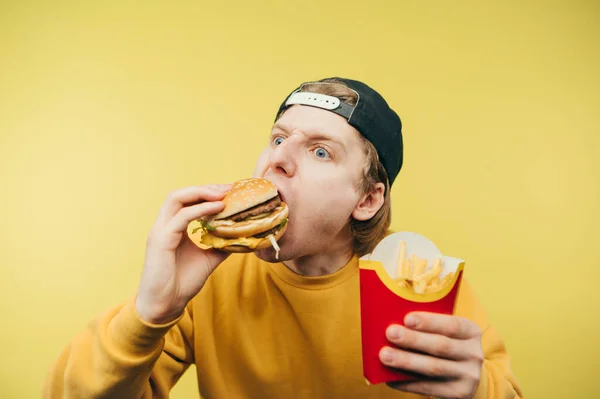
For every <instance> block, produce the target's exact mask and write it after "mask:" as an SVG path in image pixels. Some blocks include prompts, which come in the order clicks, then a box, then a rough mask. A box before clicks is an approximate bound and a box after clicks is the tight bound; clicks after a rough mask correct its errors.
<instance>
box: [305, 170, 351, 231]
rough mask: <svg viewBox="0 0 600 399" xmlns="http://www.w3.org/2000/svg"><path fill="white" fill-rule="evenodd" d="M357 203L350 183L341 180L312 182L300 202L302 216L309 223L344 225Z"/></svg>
mask: <svg viewBox="0 0 600 399" xmlns="http://www.w3.org/2000/svg"><path fill="white" fill-rule="evenodd" d="M357 202H358V193H357V192H356V191H355V190H353V189H352V183H351V182H350V181H346V180H345V179H341V178H340V179H336V180H328V181H322V182H319V181H314V182H313V184H312V187H311V188H310V191H309V192H308V193H307V195H306V196H304V198H303V200H302V213H303V215H302V216H303V217H305V218H306V219H307V220H311V221H331V222H333V224H338V223H335V221H338V222H339V223H345V222H346V221H347V218H348V217H349V216H350V214H351V213H352V211H353V210H354V207H355V205H356V203H357Z"/></svg>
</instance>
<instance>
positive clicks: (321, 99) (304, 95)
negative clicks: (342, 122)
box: [285, 91, 340, 110]
mask: <svg viewBox="0 0 600 399" xmlns="http://www.w3.org/2000/svg"><path fill="white" fill-rule="evenodd" d="M293 104H300V105H311V106H313V107H318V108H323V109H328V110H334V109H336V108H338V107H339V106H340V99H339V98H337V97H332V96H328V95H325V94H319V93H308V92H304V91H298V92H296V93H294V94H292V95H291V96H290V97H289V98H288V100H287V101H286V102H285V105H286V106H289V105H293Z"/></svg>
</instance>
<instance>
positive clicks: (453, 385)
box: [387, 379, 477, 398]
mask: <svg viewBox="0 0 600 399" xmlns="http://www.w3.org/2000/svg"><path fill="white" fill-rule="evenodd" d="M387 385H388V386H390V387H392V388H394V389H397V390H399V391H403V392H411V393H416V394H418V395H423V396H429V397H435V398H470V397H472V396H473V394H474V392H472V391H473V388H472V387H471V386H470V385H467V384H463V383H461V381H459V380H451V381H448V380H438V379H420V380H416V381H414V380H412V381H399V382H388V383H387ZM475 386H477V385H475Z"/></svg>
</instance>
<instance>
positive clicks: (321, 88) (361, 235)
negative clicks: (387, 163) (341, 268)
mask: <svg viewBox="0 0 600 399" xmlns="http://www.w3.org/2000/svg"><path fill="white" fill-rule="evenodd" d="M300 91H304V92H311V93H319V94H325V95H329V96H333V97H338V98H339V99H340V100H342V101H344V102H346V103H348V104H350V105H356V103H357V101H358V96H357V95H356V93H355V92H354V91H353V90H351V89H350V88H349V87H348V86H346V85H345V84H344V83H342V82H340V81H338V80H335V79H326V80H322V81H320V82H315V83H308V84H305V85H303V86H302V87H301V89H300ZM283 112H285V111H283ZM283 112H282V113H281V114H279V116H278V118H279V117H280V116H281V115H282V114H283ZM359 137H360V138H361V141H362V143H363V146H364V154H365V158H366V161H365V164H364V166H363V173H362V179H361V182H360V183H359V187H358V190H359V192H360V193H361V194H362V195H364V194H368V193H370V192H371V191H373V190H374V189H375V185H376V184H377V183H379V182H381V183H383V184H384V186H385V191H384V199H383V205H382V206H381V208H379V210H378V211H377V213H376V214H375V215H374V216H373V217H372V218H371V219H368V220H364V221H362V220H356V219H354V218H351V219H350V233H351V234H352V237H353V243H352V249H353V251H354V253H355V254H357V255H358V256H363V255H365V254H368V253H371V252H372V251H373V249H375V246H376V245H377V244H378V243H379V242H380V241H381V240H382V239H383V238H384V237H385V236H386V235H388V234H389V228H390V224H391V221H392V201H391V198H390V185H389V180H388V176H387V172H386V171H385V168H384V167H383V164H382V163H381V161H380V160H379V155H378V154H377V150H376V149H375V147H374V146H373V144H371V142H370V141H369V140H367V139H366V138H365V137H363V136H362V135H359Z"/></svg>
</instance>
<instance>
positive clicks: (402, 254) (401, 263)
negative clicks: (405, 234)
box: [396, 240, 406, 277]
mask: <svg viewBox="0 0 600 399" xmlns="http://www.w3.org/2000/svg"><path fill="white" fill-rule="evenodd" d="M405 258H406V243H405V242H404V240H402V241H400V256H399V257H398V267H397V274H396V275H397V276H398V277H405V276H404V259H405Z"/></svg>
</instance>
